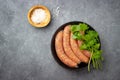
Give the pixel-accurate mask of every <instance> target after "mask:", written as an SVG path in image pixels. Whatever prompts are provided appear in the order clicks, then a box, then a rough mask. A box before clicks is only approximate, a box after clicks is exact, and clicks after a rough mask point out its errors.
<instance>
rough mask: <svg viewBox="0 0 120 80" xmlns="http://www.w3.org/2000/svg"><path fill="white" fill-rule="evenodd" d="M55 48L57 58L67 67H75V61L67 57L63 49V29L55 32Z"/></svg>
mask: <svg viewBox="0 0 120 80" xmlns="http://www.w3.org/2000/svg"><path fill="white" fill-rule="evenodd" d="M55 49H56V52H57V56H58V58H59V59H60V60H61V61H62V62H63V63H64V64H66V65H67V66H69V67H77V63H75V62H74V61H72V60H71V59H69V58H68V56H67V55H66V54H65V52H64V49H63V31H60V32H58V33H57V35H56V38H55Z"/></svg>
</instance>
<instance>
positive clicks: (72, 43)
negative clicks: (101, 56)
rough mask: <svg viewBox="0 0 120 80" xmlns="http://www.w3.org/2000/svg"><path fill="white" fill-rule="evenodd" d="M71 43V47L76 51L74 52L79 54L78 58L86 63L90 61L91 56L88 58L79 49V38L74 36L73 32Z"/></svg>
mask: <svg viewBox="0 0 120 80" xmlns="http://www.w3.org/2000/svg"><path fill="white" fill-rule="evenodd" d="M70 43H71V48H72V50H73V51H74V53H75V54H76V55H77V56H78V58H79V59H80V60H81V61H82V62H85V63H88V61H89V58H87V57H86V56H85V55H84V54H83V53H82V52H81V51H80V49H79V47H78V44H77V40H75V39H73V38H72V33H71V38H70Z"/></svg>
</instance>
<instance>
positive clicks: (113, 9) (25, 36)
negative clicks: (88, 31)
mask: <svg viewBox="0 0 120 80" xmlns="http://www.w3.org/2000/svg"><path fill="white" fill-rule="evenodd" d="M36 4H42V5H45V6H47V7H48V8H49V9H50V11H51V14H52V20H51V23H50V24H49V25H48V26H47V27H46V28H42V29H36V28H34V27H32V26H31V25H30V24H29V23H28V21H27V12H28V10H29V9H30V7H31V6H33V5H36ZM76 20H77V21H83V22H86V23H88V24H90V25H91V26H93V27H94V28H95V29H96V30H97V31H98V32H99V35H100V38H101V42H102V49H103V56H104V57H105V61H104V63H103V70H102V71H99V70H92V71H91V72H90V73H88V72H87V68H83V69H79V70H69V69H65V68H63V67H61V66H60V65H59V64H58V63H57V62H56V61H55V60H54V58H53V56H52V53H51V49H50V44H51V43H50V42H51V38H52V35H53V34H54V32H55V30H56V29H57V28H58V27H59V26H60V25H62V24H64V23H66V22H69V21H76ZM119 75H120V0H0V80H120V76H119Z"/></svg>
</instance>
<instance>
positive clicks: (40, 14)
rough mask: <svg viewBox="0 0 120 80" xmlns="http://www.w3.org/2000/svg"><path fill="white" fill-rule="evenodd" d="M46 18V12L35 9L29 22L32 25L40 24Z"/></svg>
mask: <svg viewBox="0 0 120 80" xmlns="http://www.w3.org/2000/svg"><path fill="white" fill-rule="evenodd" d="M45 18H46V12H45V10H43V9H35V10H34V11H33V14H32V15H31V20H32V21H33V22H34V23H41V22H42V21H44V20H45Z"/></svg>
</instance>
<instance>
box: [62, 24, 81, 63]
mask: <svg viewBox="0 0 120 80" xmlns="http://www.w3.org/2000/svg"><path fill="white" fill-rule="evenodd" d="M63 47H64V50H65V53H66V55H67V56H68V57H69V58H70V59H71V60H73V61H75V62H76V63H78V64H79V63H80V60H79V58H78V57H77V56H76V55H75V54H74V52H73V51H72V49H71V46H70V26H69V25H68V26H66V27H65V28H64V32H63Z"/></svg>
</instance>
